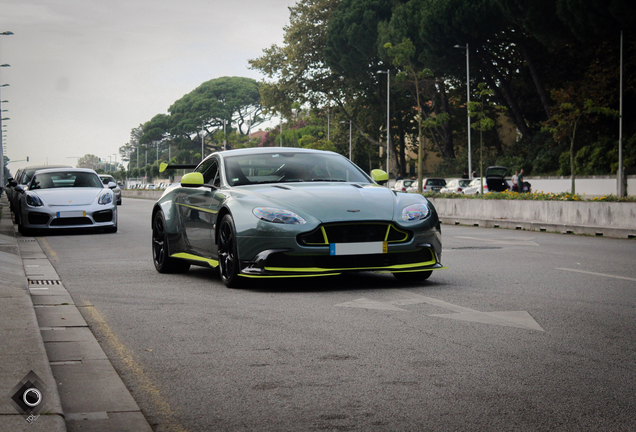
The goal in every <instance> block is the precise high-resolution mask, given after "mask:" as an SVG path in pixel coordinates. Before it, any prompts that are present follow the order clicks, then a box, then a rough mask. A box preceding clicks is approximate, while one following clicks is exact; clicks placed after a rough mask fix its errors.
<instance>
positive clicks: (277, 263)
mask: <svg viewBox="0 0 636 432" xmlns="http://www.w3.org/2000/svg"><path fill="white" fill-rule="evenodd" d="M432 260H433V253H432V252H431V250H430V249H428V248H424V249H421V250H419V251H411V252H403V253H387V254H372V255H342V256H337V255H320V256H318V255H291V254H287V253H284V252H281V253H276V254H272V255H270V256H269V257H268V258H267V263H266V264H265V266H266V267H283V268H290V269H291V268H315V267H318V268H328V269H369V268H381V267H388V266H393V265H400V264H415V263H422V262H429V261H432Z"/></svg>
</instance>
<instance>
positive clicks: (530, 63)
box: [517, 41, 550, 119]
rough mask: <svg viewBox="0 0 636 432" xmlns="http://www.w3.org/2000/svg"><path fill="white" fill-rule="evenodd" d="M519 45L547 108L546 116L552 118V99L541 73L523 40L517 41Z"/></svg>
mask: <svg viewBox="0 0 636 432" xmlns="http://www.w3.org/2000/svg"><path fill="white" fill-rule="evenodd" d="M517 45H518V46H519V48H520V49H521V53H522V54H523V57H524V58H525V60H526V64H527V65H528V69H530V75H532V81H534V85H535V87H536V88H537V93H539V98H541V103H542V104H543V109H544V110H545V115H546V118H548V119H549V118H550V99H548V95H547V93H546V91H545V88H544V87H543V84H541V80H540V79H539V74H538V73H537V69H536V67H535V66H534V60H533V59H532V57H531V56H530V53H529V52H528V48H527V47H526V45H525V44H524V43H523V42H519V41H518V42H517Z"/></svg>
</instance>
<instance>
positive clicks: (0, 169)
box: [0, 84, 9, 195]
mask: <svg viewBox="0 0 636 432" xmlns="http://www.w3.org/2000/svg"><path fill="white" fill-rule="evenodd" d="M8 85H9V84H2V85H0V87H7V86H8ZM1 101H2V95H1V94H0V131H1V130H2V120H9V119H8V118H6V117H5V118H2V102H1ZM2 138H3V137H2V133H0V195H1V194H2V190H3V188H4V183H5V178H4V167H5V165H4V144H3V142H2V141H3V140H2Z"/></svg>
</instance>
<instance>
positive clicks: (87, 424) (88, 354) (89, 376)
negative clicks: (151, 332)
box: [0, 198, 152, 432]
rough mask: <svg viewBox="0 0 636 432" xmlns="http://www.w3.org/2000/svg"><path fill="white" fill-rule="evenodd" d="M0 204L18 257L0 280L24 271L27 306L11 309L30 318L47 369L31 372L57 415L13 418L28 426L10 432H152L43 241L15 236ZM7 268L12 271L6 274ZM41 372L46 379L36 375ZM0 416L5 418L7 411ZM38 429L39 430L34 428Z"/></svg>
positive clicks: (1, 226) (2, 226)
mask: <svg viewBox="0 0 636 432" xmlns="http://www.w3.org/2000/svg"><path fill="white" fill-rule="evenodd" d="M2 202H4V203H7V206H5V207H4V208H3V215H2V218H0V233H3V232H7V231H9V229H10V230H11V231H13V234H14V240H15V244H16V248H15V249H16V251H17V256H16V257H15V258H13V261H12V262H3V261H1V260H0V275H2V276H4V274H3V273H2V272H3V271H4V272H6V271H7V270H10V269H12V268H13V267H18V268H20V273H21V274H20V275H18V278H19V279H21V285H22V288H23V297H24V298H25V299H26V301H28V304H27V303H26V301H24V302H23V303H21V304H20V305H19V307H18V306H17V305H16V306H12V309H13V310H14V312H15V313H20V314H22V315H27V319H28V323H29V329H30V332H31V333H32V338H33V339H36V342H37V345H38V346H37V348H38V351H37V359H36V360H37V363H38V366H39V365H40V364H43V365H44V366H43V367H39V368H38V369H37V370H36V369H33V370H34V371H35V372H36V373H37V374H38V376H40V377H41V378H42V380H44V381H45V382H46V384H45V385H46V386H47V390H48V391H49V392H50V393H51V399H52V401H53V400H54V401H55V409H54V410H52V412H53V413H56V414H58V415H57V416H56V417H57V420H58V421H57V423H56V424H49V423H48V422H47V423H45V422H44V421H42V422H41V420H47V421H49V418H48V417H51V418H52V417H53V416H40V417H39V418H38V420H37V421H36V422H34V423H33V425H30V424H28V423H27V422H26V421H24V419H23V418H22V416H19V415H15V416H13V417H16V420H20V421H22V422H24V425H21V424H20V422H19V421H16V420H13V419H11V422H12V423H10V426H11V427H10V429H7V430H11V431H14V430H16V431H21V430H24V431H36V430H46V431H66V430H67V428H68V429H69V430H99V431H117V432H119V431H122V432H123V431H130V432H137V431H139V432H151V431H152V429H151V428H150V425H149V424H148V422H147V420H146V418H145V417H144V415H143V413H142V412H141V410H140V408H139V406H138V405H137V403H136V402H135V400H134V399H133V397H132V396H131V394H130V392H129V390H128V389H127V388H126V386H125V385H124V383H123V381H122V380H121V378H120V377H119V374H118V373H117V372H116V371H115V369H114V367H113V366H112V364H111V362H110V360H109V359H108V357H107V356H106V354H105V353H104V351H103V350H102V348H101V346H100V345H99V343H98V342H97V340H96V339H95V336H94V335H93V333H92V332H91V330H90V328H89V327H88V324H87V323H86V321H85V320H84V318H83V316H82V314H81V313H80V312H79V310H78V308H77V306H76V305H75V303H74V302H73V299H72V298H71V296H70V294H69V293H68V291H67V290H66V288H65V287H64V285H63V283H62V280H61V279H60V277H59V275H58V274H57V272H56V271H55V269H54V267H53V265H52V264H51V262H50V261H49V259H48V257H47V256H46V254H45V253H44V252H43V250H42V247H41V245H40V243H39V241H38V240H37V238H35V237H20V236H19V235H16V234H15V231H14V228H13V223H12V222H11V218H8V220H7V218H6V216H7V212H8V210H9V209H8V202H7V200H6V198H5V199H0V203H2ZM1 238H2V235H1V234H0V239H1ZM0 245H1V243H0ZM0 250H1V248H0ZM0 253H1V252H0ZM0 257H2V255H0ZM7 264H11V265H12V267H11V268H10V269H8V268H7V267H8V265H7ZM2 280H4V277H3V278H2ZM1 286H2V284H0V287H1ZM0 293H1V292H0ZM0 296H2V295H1V294H0ZM6 308H7V303H6V302H5V301H4V299H3V302H2V303H1V304H0V311H2V313H3V314H4V312H5V309H6ZM9 312H10V311H9ZM8 325H9V323H8V322H7V321H6V320H5V319H4V318H0V328H2V329H3V330H4V333H3V334H5V335H6V334H7V330H6V328H7V326H8ZM11 339H13V337H12V338H11ZM3 352H4V350H3ZM1 357H2V355H0V359H1ZM2 360H6V361H3V363H2V365H3V366H0V372H3V371H4V369H6V367H7V365H13V366H18V365H19V362H20V361H21V358H19V357H17V356H13V357H12V358H9V359H2ZM33 362H34V360H28V361H27V362H26V365H27V366H24V367H27V368H28V367H31V363H33ZM40 370H42V375H40V374H39V373H38V371H40ZM27 372H28V371H27ZM0 382H2V383H3V386H4V383H5V382H7V381H6V378H5V377H4V374H2V375H0ZM17 382H18V381H16V383H17ZM10 383H11V382H10V381H9V384H10ZM12 385H15V384H12ZM3 402H4V401H3ZM2 406H3V405H0V407H2ZM0 414H4V410H3V411H2V412H0ZM2 422H3V427H4V423H6V422H5V420H4V419H3V420H2ZM14 423H16V424H15V425H14ZM38 423H39V424H38ZM34 426H39V428H35V429H34ZM40 428H41V429H40Z"/></svg>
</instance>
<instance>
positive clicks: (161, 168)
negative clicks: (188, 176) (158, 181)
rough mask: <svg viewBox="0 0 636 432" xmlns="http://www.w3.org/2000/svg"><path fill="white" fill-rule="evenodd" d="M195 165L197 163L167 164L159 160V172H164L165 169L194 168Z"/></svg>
mask: <svg viewBox="0 0 636 432" xmlns="http://www.w3.org/2000/svg"><path fill="white" fill-rule="evenodd" d="M197 166H198V165H197V164H181V165H177V164H172V165H169V164H167V163H165V162H161V164H160V165H159V172H164V171H165V170H167V169H194V168H196V167H197Z"/></svg>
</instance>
